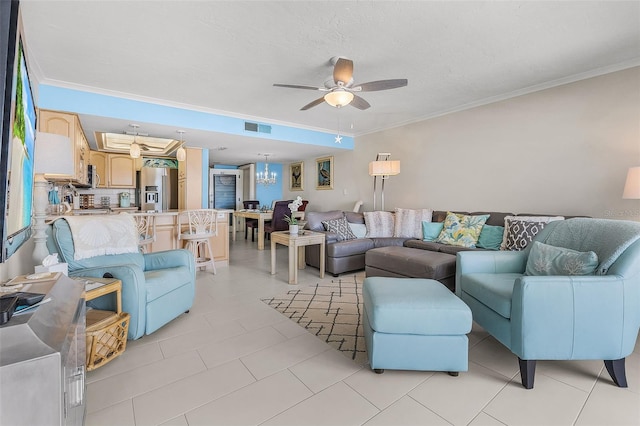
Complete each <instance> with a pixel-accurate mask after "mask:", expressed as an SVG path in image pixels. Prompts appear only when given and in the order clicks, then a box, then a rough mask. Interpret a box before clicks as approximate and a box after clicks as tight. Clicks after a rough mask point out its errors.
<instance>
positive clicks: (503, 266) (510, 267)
mask: <svg viewBox="0 0 640 426" xmlns="http://www.w3.org/2000/svg"><path fill="white" fill-rule="evenodd" d="M528 255H529V253H528V252H522V251H459V252H458V253H456V294H457V295H458V296H460V293H459V292H460V291H461V290H460V286H459V285H458V283H459V282H460V276H461V275H462V274H471V273H489V274H508V273H523V272H524V270H525V268H526V266H527V258H528V257H529V256H528Z"/></svg>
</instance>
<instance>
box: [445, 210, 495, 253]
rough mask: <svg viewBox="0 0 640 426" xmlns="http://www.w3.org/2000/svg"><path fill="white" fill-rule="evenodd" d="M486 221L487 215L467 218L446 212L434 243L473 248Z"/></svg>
mask: <svg viewBox="0 0 640 426" xmlns="http://www.w3.org/2000/svg"><path fill="white" fill-rule="evenodd" d="M487 219H489V215H488V214H484V215H480V216H467V215H463V214H455V213H451V212H447V217H446V218H445V220H444V227H443V228H442V232H440V235H439V236H438V239H437V240H436V242H437V243H442V244H448V245H451V246H459V247H469V248H474V247H475V246H476V243H477V242H478V238H479V237H480V232H481V231H482V227H483V226H484V224H485V222H486V221H487Z"/></svg>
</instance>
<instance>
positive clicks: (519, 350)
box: [511, 275, 640, 360]
mask: <svg viewBox="0 0 640 426" xmlns="http://www.w3.org/2000/svg"><path fill="white" fill-rule="evenodd" d="M634 287H635V286H634V285H632V283H631V282H630V281H625V280H624V279H623V278H622V277H619V276H607V275H605V276H524V277H521V278H518V279H516V281H515V284H514V288H513V296H512V305H511V350H512V351H513V352H514V353H515V354H517V355H518V356H519V357H520V358H522V359H604V360H607V359H609V360H613V359H620V358H624V357H626V356H627V355H629V354H630V353H631V352H633V349H634V345H635V342H636V338H637V335H638V313H637V312H638V310H639V309H640V307H639V306H638V303H637V302H638V298H637V288H634Z"/></svg>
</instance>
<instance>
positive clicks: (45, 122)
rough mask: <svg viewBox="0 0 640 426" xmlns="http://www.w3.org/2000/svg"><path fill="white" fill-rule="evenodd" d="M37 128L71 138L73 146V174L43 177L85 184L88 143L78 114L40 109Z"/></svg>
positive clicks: (86, 182) (87, 179) (86, 178)
mask: <svg viewBox="0 0 640 426" xmlns="http://www.w3.org/2000/svg"><path fill="white" fill-rule="evenodd" d="M38 130H39V131H41V132H44V133H54V134H57V135H62V136H66V137H68V138H69V139H70V140H71V144H72V146H73V156H74V165H75V166H74V167H75V170H74V174H73V175H45V178H46V179H47V180H52V181H66V182H68V181H69V180H71V181H72V182H73V183H75V184H78V185H87V184H88V183H89V176H88V173H87V165H88V164H89V143H88V142H87V138H86V137H85V135H84V131H83V130H82V125H81V124H80V119H79V118H78V116H77V115H76V114H73V113H68V112H61V111H51V110H46V109H41V110H39V111H38Z"/></svg>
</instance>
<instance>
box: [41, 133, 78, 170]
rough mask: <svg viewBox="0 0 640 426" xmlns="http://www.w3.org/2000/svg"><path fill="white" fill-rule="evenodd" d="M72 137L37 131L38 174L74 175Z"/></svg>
mask: <svg viewBox="0 0 640 426" xmlns="http://www.w3.org/2000/svg"><path fill="white" fill-rule="evenodd" d="M73 154H74V153H73V145H72V144H71V139H69V138H68V137H66V136H62V135H56V134H54V133H43V132H37V133H36V145H35V163H34V171H35V173H36V174H44V173H46V174H48V175H74V174H75V162H74V155H73Z"/></svg>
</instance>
